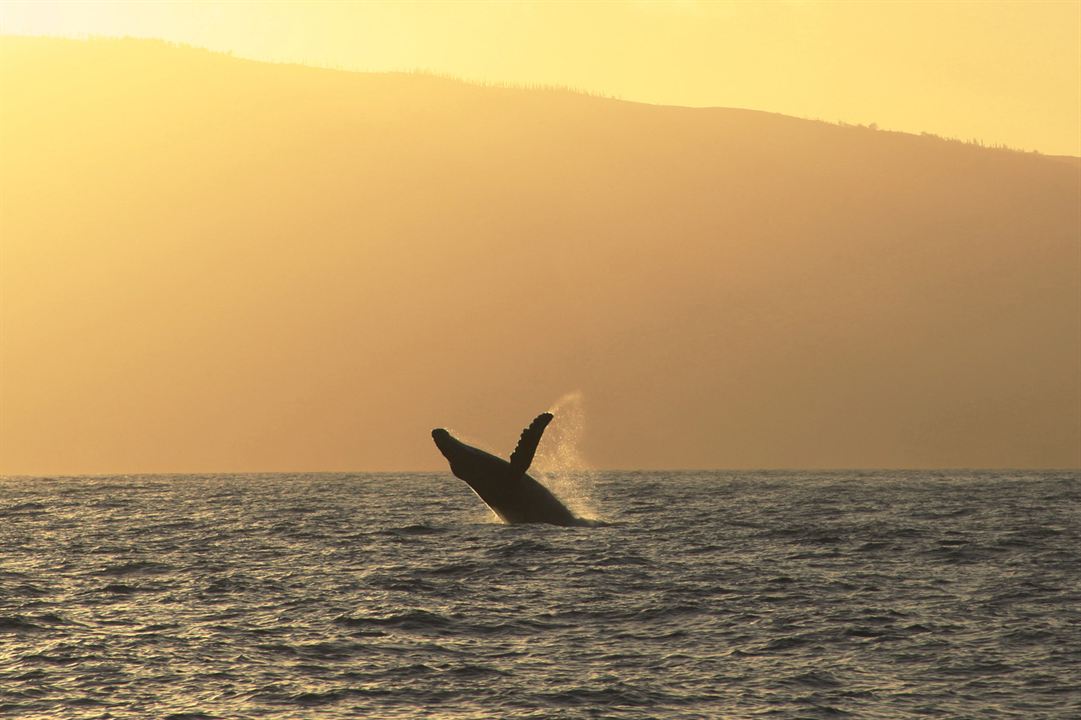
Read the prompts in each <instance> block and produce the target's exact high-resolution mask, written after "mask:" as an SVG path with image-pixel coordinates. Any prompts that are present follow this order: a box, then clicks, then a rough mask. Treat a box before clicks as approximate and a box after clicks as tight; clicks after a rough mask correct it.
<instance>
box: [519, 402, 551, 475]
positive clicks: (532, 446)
mask: <svg viewBox="0 0 1081 720" xmlns="http://www.w3.org/2000/svg"><path fill="white" fill-rule="evenodd" d="M550 422H552V413H541V414H540V415H538V416H537V417H536V418H534V419H533V422H531V423H529V427H527V428H526V429H525V430H523V431H522V437H521V438H519V440H518V447H516V448H514V452H513V453H511V455H510V466H511V468H513V469H514V470H515V472H520V473H524V472H525V471H526V470H528V469H529V466H530V464H532V462H533V456H534V455H536V454H537V445H539V444H540V439H541V435H543V434H544V428H546V427H548V423H550Z"/></svg>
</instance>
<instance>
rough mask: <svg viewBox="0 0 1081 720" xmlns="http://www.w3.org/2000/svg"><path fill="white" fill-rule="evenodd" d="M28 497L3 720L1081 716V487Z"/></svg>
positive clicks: (19, 499) (417, 480) (371, 487)
mask: <svg viewBox="0 0 1081 720" xmlns="http://www.w3.org/2000/svg"><path fill="white" fill-rule="evenodd" d="M563 480H564V482H563V486H564V487H568V486H569V487H574V486H575V483H576V482H577V483H579V485H578V486H579V487H581V488H585V489H586V490H585V491H584V492H583V493H581V494H580V497H578V498H577V500H576V502H579V503H583V502H584V503H588V505H589V506H590V507H591V509H592V511H593V512H594V513H596V514H597V515H599V516H600V517H601V518H603V519H605V520H607V521H609V522H610V523H611V525H610V526H608V527H598V528H558V527H550V526H543V525H538V526H504V525H500V524H499V523H498V522H497V521H496V520H495V519H494V517H493V516H492V515H491V514H490V512H489V511H487V509H486V508H485V507H484V506H483V505H482V504H481V503H480V501H479V500H478V499H477V497H476V496H475V495H473V493H472V492H471V491H470V490H469V489H468V488H467V487H466V486H465V485H464V484H463V483H461V482H460V481H458V480H456V479H455V478H453V477H451V476H450V475H449V474H446V473H439V474H380V475H247V476H149V477H84V478H78V477H75V478H6V479H4V480H2V481H0V716H2V717H20V718H21V717H26V718H174V719H175V718H229V719H233V718H346V717H349V718H354V717H366V718H414V717H432V718H594V717H596V718H744V717H777V718H836V717H855V718H916V717H920V718H924V717H946V718H1013V717H1016V718H1078V717H1081V474H1079V473H1077V472H1058V473H1056V472H831V473H820V472H815V473H795V472H791V473H790V472H695V473H691V472H686V473H665V472H621V473H598V474H595V475H590V476H581V477H577V478H570V479H569V480H568V478H564V479H563Z"/></svg>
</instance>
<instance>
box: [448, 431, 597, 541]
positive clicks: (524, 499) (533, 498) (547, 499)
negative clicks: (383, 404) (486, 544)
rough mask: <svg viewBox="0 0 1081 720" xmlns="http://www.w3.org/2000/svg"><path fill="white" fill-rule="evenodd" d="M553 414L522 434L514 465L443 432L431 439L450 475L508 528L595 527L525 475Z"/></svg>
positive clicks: (512, 454)
mask: <svg viewBox="0 0 1081 720" xmlns="http://www.w3.org/2000/svg"><path fill="white" fill-rule="evenodd" d="M551 421H552V414H551V413H541V414H540V415H538V416H537V417H536V419H534V420H533V422H531V423H530V424H529V427H527V428H526V429H525V430H523V431H522V437H521V438H520V439H519V440H518V447H516V448H514V452H513V453H511V456H510V461H509V462H508V461H507V460H504V459H503V458H499V457H496V456H495V455H492V454H490V453H486V452H484V451H483V450H480V449H479V448H475V447H473V446H472V445H466V444H465V443H463V442H462V441H461V440H458V439H457V438H455V437H454V436H453V435H451V434H450V433H449V432H447V431H446V430H444V429H443V428H436V429H435V430H432V439H433V440H435V446H436V447H437V448H439V452H441V453H443V457H445V458H446V459H447V461H448V462H450V471H451V472H452V473H454V476H455V477H457V478H459V479H461V480H464V481H465V482H466V484H467V485H469V487H471V488H473V492H475V493H477V495H479V496H480V499H481V500H483V501H484V502H486V503H488V507H490V508H492V510H494V511H495V514H496V515H498V516H499V518H500V519H501V520H502V521H503V522H505V523H510V524H518V523H548V524H550V525H563V526H571V525H595V524H599V523H595V522H593V521H590V520H584V519H582V518H578V517H575V515H574V513H572V512H571V511H570V510H568V509H567V508H566V506H565V505H563V503H561V502H560V501H559V500H558V499H557V498H556V496H555V495H553V494H552V493H551V492H550V491H549V490H548V488H546V487H544V486H543V485H541V484H540V483H539V482H537V481H536V480H534V479H533V478H531V477H530V476H529V475H528V473H527V472H526V471H527V470H529V466H530V464H531V463H532V462H533V456H534V455H535V454H536V452H537V445H538V444H539V443H540V439H541V435H543V434H544V429H545V428H546V427H548V423H550V422H551Z"/></svg>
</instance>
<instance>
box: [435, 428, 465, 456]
mask: <svg viewBox="0 0 1081 720" xmlns="http://www.w3.org/2000/svg"><path fill="white" fill-rule="evenodd" d="M432 440H435V446H436V447H437V448H439V452H441V453H443V457H445V458H446V459H447V460H451V459H453V458H451V455H452V454H455V453H456V451H457V450H458V449H459V446H460V445H461V443H460V442H458V441H457V440H455V439H454V436H453V435H451V434H450V433H449V432H447V431H446V430H444V429H443V428H436V429H435V430H432Z"/></svg>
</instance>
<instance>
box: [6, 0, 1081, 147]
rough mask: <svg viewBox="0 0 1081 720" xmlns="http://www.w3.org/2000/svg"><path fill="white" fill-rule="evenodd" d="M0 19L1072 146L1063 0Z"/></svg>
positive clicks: (179, 8) (262, 53)
mask: <svg viewBox="0 0 1081 720" xmlns="http://www.w3.org/2000/svg"><path fill="white" fill-rule="evenodd" d="M0 32H5V33H9V34H44V35H75V36H79V35H87V34H91V35H109V36H114V35H132V36H144V37H155V38H164V39H169V40H173V41H178V42H183V43H189V44H193V45H197V46H204V47H208V48H212V49H217V50H225V51H232V52H234V53H236V54H238V55H241V56H246V57H253V58H259V59H269V60H280V61H295V62H300V63H305V64H313V65H326V66H334V67H341V68H347V69H356V70H412V69H425V70H429V71H434V72H438V73H448V74H452V75H456V76H460V77H464V78H469V79H475V80H485V81H493V82H509V83H526V84H533V83H540V84H558V85H569V86H572V87H576V88H581V89H584V90H589V91H592V92H598V93H602V94H609V95H616V96H619V97H622V98H625V99H629V100H641V101H646V102H653V103H663V104H678V105H691V106H724V107H743V108H752V109H759V110H768V111H774V112H780V113H785V114H790V115H795V116H799V117H811V118H821V119H825V120H831V121H837V120H843V121H847V122H853V123H872V122H874V123H877V124H878V125H879V126H881V127H884V128H890V129H899V130H906V131H910V132H920V131H928V132H934V133H937V134H941V135H945V136H949V137H960V138H964V139H972V138H978V139H980V140H982V141H984V142H986V143H988V144H998V143H1005V144H1007V145H1009V146H1011V147H1017V148H1021V149H1026V150H1028V149H1036V150H1040V151H1041V152H1045V153H1051V154H1056V153H1057V154H1072V155H1081V130H1079V128H1081V116H1079V113H1081V3H1079V2H1076V1H1067V2H1043V3H1041V2H1033V1H1031V0H1026V1H1025V2H995V3H979V2H953V3H950V2H922V3H916V2H880V3H875V2H858V3H857V2H835V3H815V2H769V3H752V2H742V3H723V2H695V1H693V0H685V1H677V2H664V3H662V2H611V3H602V2H593V3H535V2H523V3H513V4H512V3H479V2H475V3H469V2H439V3H425V2H420V3H379V2H368V3H349V2H315V1H310V2H303V3H300V2H262V3H259V2H232V3H215V2H198V3H194V2H145V3H140V2H112V3H101V2H43V1H41V0H35V1H33V2H9V1H7V0H4V1H3V2H0Z"/></svg>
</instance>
